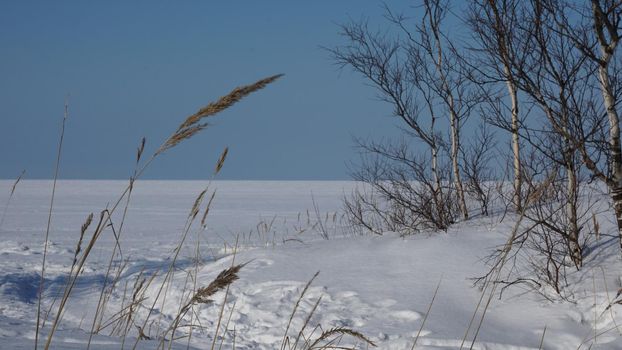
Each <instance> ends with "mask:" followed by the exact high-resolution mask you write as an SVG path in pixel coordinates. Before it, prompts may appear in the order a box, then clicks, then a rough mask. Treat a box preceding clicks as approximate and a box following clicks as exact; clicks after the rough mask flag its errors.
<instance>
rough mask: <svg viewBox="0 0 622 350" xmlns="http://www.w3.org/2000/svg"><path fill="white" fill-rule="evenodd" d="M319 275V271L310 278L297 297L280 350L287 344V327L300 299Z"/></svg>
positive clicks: (287, 328) (286, 328)
mask: <svg viewBox="0 0 622 350" xmlns="http://www.w3.org/2000/svg"><path fill="white" fill-rule="evenodd" d="M319 274H320V271H318V272H316V273H315V274H314V275H313V277H311V279H310V280H309V282H307V284H306V285H305V287H304V289H303V290H302V293H300V297H298V300H296V305H294V310H292V314H291V315H290V316H289V321H287V327H285V333H284V334H283V341H282V342H281V350H282V349H285V344H286V342H288V340H289V338H288V337H287V332H288V331H289V327H290V326H291V324H292V320H293V319H294V315H295V314H296V310H298V306H299V305H300V301H301V300H302V298H303V297H304V296H305V294H306V293H307V290H308V289H309V286H310V285H311V283H312V282H313V280H315V278H316V277H317V276H318V275H319Z"/></svg>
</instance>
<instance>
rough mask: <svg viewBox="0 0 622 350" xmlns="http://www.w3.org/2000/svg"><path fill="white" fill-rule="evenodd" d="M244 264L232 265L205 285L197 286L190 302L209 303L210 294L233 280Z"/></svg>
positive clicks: (236, 277)
mask: <svg viewBox="0 0 622 350" xmlns="http://www.w3.org/2000/svg"><path fill="white" fill-rule="evenodd" d="M244 265H246V264H239V265H235V266H232V267H230V268H228V269H226V270H223V271H222V272H221V273H219V274H218V276H216V278H215V279H214V280H213V281H212V282H211V283H210V284H209V285H208V286H207V287H203V288H199V289H198V290H197V292H196V293H195V294H194V296H193V297H192V300H191V303H193V304H208V303H211V302H212V300H211V299H210V297H211V296H213V295H214V294H216V293H218V292H219V291H221V290H223V289H225V288H226V287H227V286H229V285H230V284H231V283H233V282H235V281H236V280H237V279H238V278H239V277H238V272H240V269H241V268H242V267H244Z"/></svg>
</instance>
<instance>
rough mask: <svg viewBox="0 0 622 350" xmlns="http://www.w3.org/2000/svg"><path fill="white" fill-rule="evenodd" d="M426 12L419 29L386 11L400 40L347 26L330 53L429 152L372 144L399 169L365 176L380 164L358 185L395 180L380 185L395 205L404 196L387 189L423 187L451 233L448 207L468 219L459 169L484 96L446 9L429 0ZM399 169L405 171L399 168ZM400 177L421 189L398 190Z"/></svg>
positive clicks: (359, 24) (370, 149) (371, 150)
mask: <svg viewBox="0 0 622 350" xmlns="http://www.w3.org/2000/svg"><path fill="white" fill-rule="evenodd" d="M422 5H423V6H422V8H423V14H422V16H421V18H419V21H415V22H414V24H413V23H411V22H410V21H409V20H408V19H407V18H406V17H405V16H403V15H400V14H396V13H393V12H391V10H390V9H388V8H386V12H387V14H386V16H385V18H386V19H387V20H388V21H389V23H390V24H392V28H393V29H395V30H396V31H397V33H396V34H395V35H390V34H388V33H387V32H382V33H377V32H373V31H371V30H370V29H369V28H368V26H367V23H366V22H354V23H350V24H348V25H344V26H342V34H343V35H344V37H345V38H346V40H347V44H346V45H343V46H340V47H337V48H334V49H329V51H330V52H331V53H332V55H333V58H334V59H335V61H336V62H337V63H338V64H339V65H341V66H342V67H345V66H348V67H351V68H352V69H354V70H355V71H356V72H358V73H360V74H362V75H363V76H364V77H365V78H367V79H368V81H370V82H371V83H372V85H373V86H375V87H376V88H377V90H378V92H379V97H380V99H381V100H383V101H385V102H388V103H389V104H391V105H392V106H393V115H394V116H396V117H398V118H399V119H400V120H401V121H402V122H403V123H404V126H405V127H404V128H403V130H404V132H405V135H406V136H408V137H410V138H412V139H414V140H415V141H416V142H417V143H419V144H422V145H424V146H425V147H424V149H425V152H424V153H427V154H428V155H425V154H423V153H421V152H416V154H411V152H404V149H402V145H397V144H393V145H389V144H385V145H383V146H382V147H378V146H379V145H378V144H373V145H372V144H369V145H368V146H369V147H367V148H366V151H367V152H368V153H374V154H376V155H378V156H381V157H384V158H385V160H391V161H392V162H394V164H391V165H389V163H386V162H381V163H377V162H373V164H374V167H373V168H372V169H367V170H377V166H378V165H379V164H382V165H384V166H386V167H387V169H384V171H382V172H377V171H375V172H373V173H374V176H359V178H361V179H362V180H365V181H373V182H374V185H375V186H378V184H379V183H380V182H379V180H380V179H378V178H377V177H376V175H382V176H385V178H384V180H387V179H388V180H391V181H390V182H392V183H393V185H392V186H390V187H389V188H387V187H384V188H380V186H378V190H379V191H380V192H383V193H385V197H387V198H391V199H392V200H395V198H394V197H400V196H399V195H396V196H394V195H389V193H388V192H389V191H388V190H389V189H392V190H396V189H398V188H399V189H401V190H405V189H408V191H411V194H412V193H415V192H418V193H419V194H423V193H422V192H421V189H422V188H425V189H426V192H425V195H426V197H427V196H429V198H428V199H429V200H428V201H427V202H426V203H427V204H426V205H427V206H428V207H430V204H431V206H432V208H433V212H434V213H435V214H434V215H433V216H434V217H437V218H442V219H440V220H437V219H435V220H434V221H437V222H438V223H439V225H434V226H438V227H439V228H441V229H446V228H447V225H449V224H450V223H452V222H454V220H455V218H454V217H453V216H454V212H453V211H452V212H448V210H450V207H451V206H448V205H447V202H448V201H449V200H454V201H455V202H456V203H457V207H458V212H459V213H460V214H461V216H462V218H463V219H468V217H469V208H468V206H467V203H466V198H465V185H464V184H463V174H462V168H463V167H462V164H461V163H462V155H463V151H462V144H461V130H462V127H463V126H464V124H465V123H466V121H467V119H468V118H469V116H470V115H471V113H472V111H473V109H474V107H475V106H476V105H477V103H478V101H479V99H480V96H479V90H478V89H477V88H475V87H474V86H473V82H472V80H470V79H469V76H470V73H469V71H468V70H469V69H470V67H468V66H465V65H463V64H461V63H462V62H461V58H460V55H459V54H458V52H459V51H460V50H459V49H457V48H456V46H455V45H454V44H453V42H451V40H450V39H449V37H448V36H447V35H446V33H445V32H444V31H443V23H444V19H445V17H446V16H447V14H448V2H447V1H441V0H424V1H423V2H422ZM445 123H446V124H445ZM439 125H441V126H444V125H447V126H448V129H449V133H448V135H447V140H449V142H447V143H445V138H444V137H443V134H442V133H441V132H440V131H439V129H440V127H439ZM409 143H410V144H412V143H411V142H409ZM445 146H447V147H445ZM445 159H448V160H449V162H447V163H446V162H445V161H444V160H445ZM400 162H401V163H402V164H401V165H399V166H394V165H395V163H398V164H399V163H400ZM421 162H426V163H421ZM369 164H370V163H367V165H369ZM446 165H447V166H449V169H450V170H451V171H450V172H449V174H447V173H446V172H445V169H443V168H444V166H446ZM398 169H401V170H398ZM404 169H408V171H407V172H405V171H403V170H404ZM359 175H360V174H359ZM367 175H370V173H369V172H368V173H367ZM400 178H402V180H401V181H404V182H409V181H418V182H419V183H420V184H423V185H422V186H423V187H420V188H412V187H411V186H410V185H409V184H407V183H403V184H398V182H397V180H398V179H400ZM398 185H399V186H398ZM453 196H456V197H455V198H452V197H453ZM417 221H418V220H413V222H417Z"/></svg>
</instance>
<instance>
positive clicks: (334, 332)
mask: <svg viewBox="0 0 622 350" xmlns="http://www.w3.org/2000/svg"><path fill="white" fill-rule="evenodd" d="M341 335H349V336H351V337H354V338H356V339H359V340H362V341H363V342H365V343H367V344H368V345H370V346H373V347H375V346H376V344H375V343H374V342H373V341H371V340H370V339H368V338H367V337H366V336H364V335H363V334H361V333H360V332H357V331H355V330H352V329H349V328H344V327H336V328H332V329H329V330H327V331H324V332H322V334H321V335H320V336H319V337H318V338H317V339H316V340H315V341H314V342H313V343H311V345H309V347H308V348H307V349H313V348H314V347H316V346H317V345H319V344H320V342H322V341H325V340H328V339H330V338H331V337H333V336H341Z"/></svg>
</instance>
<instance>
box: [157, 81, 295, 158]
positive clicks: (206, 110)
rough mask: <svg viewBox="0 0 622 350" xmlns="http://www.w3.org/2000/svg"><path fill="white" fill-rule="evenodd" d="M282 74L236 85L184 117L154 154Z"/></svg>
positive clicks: (187, 137)
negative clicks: (228, 91) (249, 83)
mask: <svg viewBox="0 0 622 350" xmlns="http://www.w3.org/2000/svg"><path fill="white" fill-rule="evenodd" d="M282 76H283V74H277V75H273V76H271V77H268V78H265V79H261V80H259V81H257V82H255V83H254V84H251V85H245V86H241V87H237V88H235V89H233V91H231V92H230V93H229V94H227V95H225V96H222V97H221V98H219V99H218V101H216V102H212V103H210V104H208V105H207V106H205V107H203V108H201V109H200V110H199V111H198V112H196V113H194V114H193V115H191V116H189V117H188V118H186V120H184V122H183V123H181V125H179V128H177V131H175V133H174V134H173V135H172V136H171V137H169V138H168V140H166V142H165V143H164V144H163V145H162V147H160V149H159V150H158V151H157V152H156V155H157V154H160V153H162V152H164V151H166V150H168V149H170V148H173V147H175V146H177V145H178V144H179V143H180V142H181V141H183V140H186V139H189V138H191V137H192V136H194V135H196V134H197V133H198V132H199V131H201V130H203V129H205V128H206V127H207V126H208V124H207V123H202V122H201V120H203V118H207V117H210V116H213V115H216V114H218V113H220V112H222V111H224V110H225V109H227V108H229V107H231V106H233V105H234V104H235V103H237V102H239V101H240V100H241V99H242V98H244V97H245V96H247V95H249V94H251V93H253V92H255V91H257V90H261V89H263V88H264V87H266V86H267V85H268V84H270V83H272V82H274V81H275V80H277V79H278V78H280V77H282Z"/></svg>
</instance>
